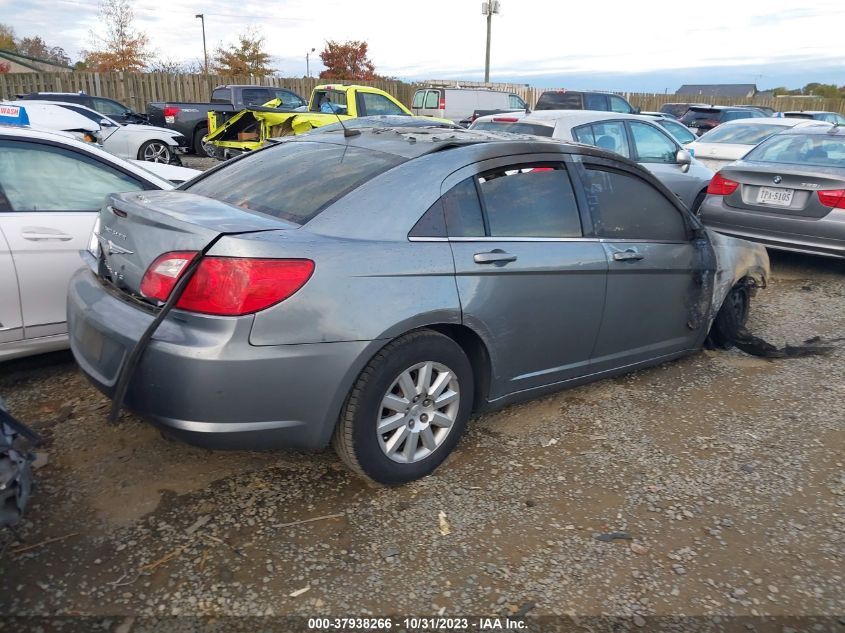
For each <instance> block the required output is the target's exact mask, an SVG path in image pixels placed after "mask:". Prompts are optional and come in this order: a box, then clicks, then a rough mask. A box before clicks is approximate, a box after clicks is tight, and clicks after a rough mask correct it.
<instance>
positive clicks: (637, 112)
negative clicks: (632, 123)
mask: <svg viewBox="0 0 845 633" xmlns="http://www.w3.org/2000/svg"><path fill="white" fill-rule="evenodd" d="M642 111H643V110H642V108H634V114H639V113H640V112H642Z"/></svg>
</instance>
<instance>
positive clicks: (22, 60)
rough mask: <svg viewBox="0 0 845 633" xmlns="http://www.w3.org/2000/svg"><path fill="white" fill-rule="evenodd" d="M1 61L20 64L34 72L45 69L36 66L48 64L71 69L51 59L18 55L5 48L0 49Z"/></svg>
mask: <svg viewBox="0 0 845 633" xmlns="http://www.w3.org/2000/svg"><path fill="white" fill-rule="evenodd" d="M0 59H5V60H7V61H10V62H15V63H16V64H20V65H21V66H25V67H26V68H32V69H33V70H44V69H43V68H39V67H38V66H36V64H46V65H47V66H55V67H56V68H64V69H66V70H67V69H69V68H70V66H65V65H64V64H59V63H57V62H54V61H52V60H49V59H41V58H40V57H30V56H29V55H24V54H23V53H18V52H17V51H10V50H7V49H3V48H0Z"/></svg>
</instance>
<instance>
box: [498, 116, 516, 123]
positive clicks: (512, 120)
mask: <svg viewBox="0 0 845 633" xmlns="http://www.w3.org/2000/svg"><path fill="white" fill-rule="evenodd" d="M493 120H494V121H495V122H496V123H517V122H518V121H519V119H516V118H513V117H503V116H497V117H494V118H493Z"/></svg>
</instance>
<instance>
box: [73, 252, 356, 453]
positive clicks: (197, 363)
mask: <svg viewBox="0 0 845 633" xmlns="http://www.w3.org/2000/svg"><path fill="white" fill-rule="evenodd" d="M67 307H68V331H69V334H70V344H71V350H72V351H73V355H74V357H75V358H76V361H77V362H78V364H79V366H80V367H81V369H82V371H83V372H84V373H85V374H86V376H87V377H88V378H89V379H90V380H91V382H92V383H93V384H94V385H95V386H96V387H97V388H98V389H99V390H100V391H102V392H103V393H104V394H106V395H107V396H109V397H112V395H113V394H114V391H115V384H116V381H117V378H118V375H119V372H120V368H121V366H122V364H123V362H124V360H125V358H126V357H127V356H128V354H129V353H130V352H131V350H132V348H133V347H134V345H135V343H136V342H137V341H138V339H139V338H140V337H141V335H142V334H143V332H144V331H145V329H146V328H147V327H148V326H149V324H150V323H151V322H152V320H153V319H154V315H153V314H152V313H151V312H147V311H146V310H144V309H142V308H140V307H137V306H135V305H133V304H131V303H129V302H127V301H126V300H124V299H121V298H119V297H117V296H115V295H113V294H112V293H111V292H110V291H109V290H107V289H106V288H105V287H104V286H103V285H102V284H101V283H100V282H99V281H98V280H97V278H96V277H95V276H94V275H93V274H92V273H91V272H90V271H89V270H87V269H82V270H80V271H79V272H77V274H76V275H74V277H73V278H72V279H71V283H70V288H69V294H68V306H67ZM252 321H253V318H252V316H249V317H238V318H225V317H212V318H210V317H207V316H200V315H193V314H188V313H183V312H178V311H174V312H173V313H172V314H171V315H169V316H168V317H167V318H166V319H165V320H164V321H163V322H162V324H161V326H160V327H159V328H158V330H157V331H156V334H155V336H154V338H153V339H152V341H150V344H149V345H148V347H147V348H146V349H145V351H144V354H143V356H142V357H141V360H140V362H139V364H138V366H137V368H136V370H135V373H134V375H133V378H132V380H131V382H130V383H129V388H128V390H127V393H126V398H125V404H126V406H127V407H128V408H129V409H130V410H132V411H133V412H135V413H137V414H138V415H140V416H141V417H143V418H144V419H146V420H148V421H149V422H151V423H153V424H155V425H156V426H158V427H160V428H162V429H163V430H165V431H166V432H167V433H168V434H170V435H173V436H176V437H178V438H180V439H183V440H185V441H187V442H189V443H191V444H196V445H199V446H205V447H208V448H223V449H261V448H283V447H289V448H320V447H323V446H325V445H326V444H327V443H328V441H329V439H330V438H331V433H332V431H333V429H334V425H335V422H336V420H337V416H338V414H339V411H340V407H341V406H342V404H343V398H344V396H345V394H346V393H347V391H348V388H349V384H351V381H352V380H354V375H353V374H352V373H351V372H352V371H354V369H355V368H356V367H357V368H358V369H360V367H359V364H360V363H359V360H358V359H359V358H361V357H362V355H363V352H364V351H365V349H366V348H367V346H368V345H369V342H367V341H354V342H342V343H315V344H304V345H274V346H254V345H250V344H249V332H250V330H251V327H252Z"/></svg>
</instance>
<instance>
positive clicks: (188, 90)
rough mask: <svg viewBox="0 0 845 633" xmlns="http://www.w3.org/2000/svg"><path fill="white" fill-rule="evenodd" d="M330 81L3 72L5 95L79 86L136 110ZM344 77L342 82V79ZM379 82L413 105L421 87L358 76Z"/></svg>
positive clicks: (306, 89)
mask: <svg viewBox="0 0 845 633" xmlns="http://www.w3.org/2000/svg"><path fill="white" fill-rule="evenodd" d="M321 83H331V82H330V81H325V80H319V79H315V78H313V77H312V78H310V79H309V78H301V79H289V78H282V77H253V76H250V75H246V76H226V75H171V74H165V73H77V72H72V73H8V74H0V99H14V98H15V95H18V94H26V93H29V92H79V91H80V90H83V91H85V92H86V93H88V94H90V95H96V96H100V97H109V98H111V99H116V100H117V101H120V102H121V103H125V104H126V105H128V106H129V107H130V108H132V109H133V110H136V111H137V112H146V111H147V104H148V103H149V102H151V101H171V102H172V101H188V102H190V101H195V102H207V101H208V100H209V99H210V97H211V91H212V90H213V89H214V88H215V87H216V86H220V85H225V84H249V85H261V86H274V87H277V88H288V89H290V90H293V91H294V92H296V93H297V94H300V95H302V96H303V97H304V98H305V99H307V98H308V96H309V95H310V94H311V90H313V88H314V86H317V85H318V84H321ZM337 83H340V82H337ZM355 83H356V84H364V85H369V86H374V87H376V88H379V89H381V90H384V91H386V92H389V93H390V94H392V95H394V96H395V97H396V98H397V99H399V100H400V101H401V102H402V103H405V104H407V105H410V103H411V99H412V98H413V96H414V90H415V89H416V87H415V86H414V85H413V84H407V83H404V82H401V81H389V80H385V81H356V82H355Z"/></svg>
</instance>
